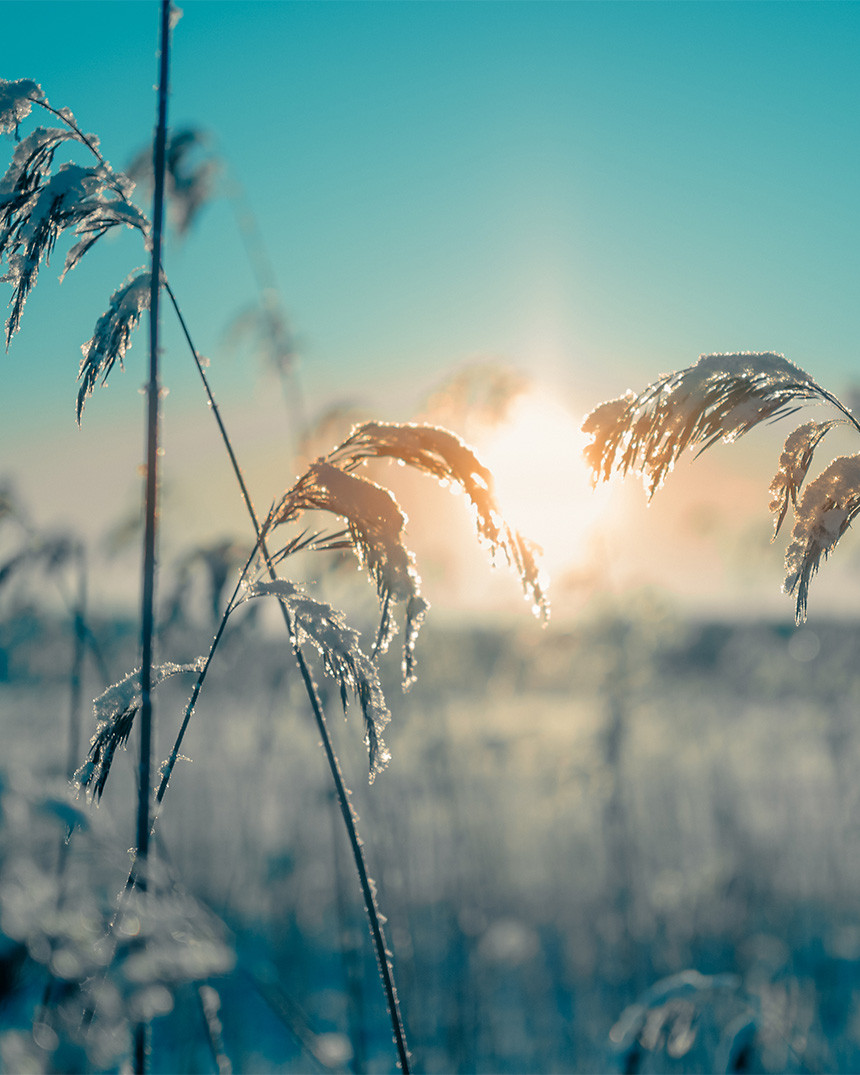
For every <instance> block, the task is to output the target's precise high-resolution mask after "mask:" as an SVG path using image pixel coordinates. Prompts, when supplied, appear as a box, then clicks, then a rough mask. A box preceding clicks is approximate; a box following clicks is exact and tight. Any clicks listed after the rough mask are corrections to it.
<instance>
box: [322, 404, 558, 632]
mask: <svg viewBox="0 0 860 1075" xmlns="http://www.w3.org/2000/svg"><path fill="white" fill-rule="evenodd" d="M328 458H329V459H330V460H331V461H332V462H335V463H338V464H339V465H341V466H344V467H345V468H346V469H352V468H354V467H355V466H357V465H358V464H359V463H360V462H362V461H363V460H365V459H379V458H389V459H397V460H400V461H401V462H402V463H405V464H406V465H407V466H410V467H415V468H416V469H417V470H421V471H424V472H425V473H426V474H431V475H433V477H435V478H437V479H438V480H439V481H448V482H452V483H454V484H456V485H459V486H460V487H461V488H462V489H463V491H464V492H465V493H466V495H467V496H468V498H469V500H470V501H471V503H472V506H473V508H474V509H475V517H476V523H477V529H478V534H479V536H480V537H481V538H483V539H484V540H485V541H487V542H488V543H489V545H490V547H491V549H492V550H493V551H494V552H495V551H496V550H501V551H502V552H503V554H504V556H505V558H506V559H507V561H508V563H509V564H510V565H511V566H512V567H513V568H514V569H515V570H516V571H517V573H518V574H519V576H520V580H521V582H522V585H523V589H524V591H525V593H526V595H527V596H529V595H531V597H532V598H533V607H534V608H535V611H536V613H537V614H538V615H539V616H540V617H541V618H542V619H544V620H545V619H546V618H547V617H548V615H549V600H548V598H547V595H546V593H545V592H544V590H543V587H542V586H541V583H540V577H539V575H540V572H539V569H538V565H537V555H538V552H539V550H538V548H537V546H535V545H534V544H533V543H532V542H530V541H528V540H527V539H526V538H524V537H523V536H522V534H520V533H519V532H518V531H516V530H512V529H511V528H510V527H509V526H508V525H507V523H506V522H505V521H504V519H503V518H502V516H501V512H500V510H499V506H498V504H497V502H496V498H495V494H494V492H493V477H492V474H491V473H490V471H489V470H488V469H487V468H486V467H485V466H484V465H483V464H482V463H481V462H480V460H479V459H478V458H477V456H476V455H475V453H474V452H473V451H472V450H471V448H469V447H468V445H466V444H464V442H463V441H462V440H461V439H460V438H459V437H458V436H456V435H455V434H454V433H451V432H450V431H449V430H447V429H442V428H440V427H439V426H430V425H414V424H411V423H393V422H366V423H365V424H364V425H361V426H359V427H358V428H357V429H354V430H353V432H352V434H351V435H350V436H349V437H348V438H347V440H345V441H344V442H343V444H341V445H340V446H339V447H338V448H335V450H334V451H333V452H331V453H330V454H329V456H328Z"/></svg>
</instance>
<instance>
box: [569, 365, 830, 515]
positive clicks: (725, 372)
mask: <svg viewBox="0 0 860 1075" xmlns="http://www.w3.org/2000/svg"><path fill="white" fill-rule="evenodd" d="M816 397H819V398H823V393H822V390H821V389H820V388H819V386H818V385H817V384H816V383H815V381H813V379H812V378H811V377H810V376H809V374H808V373H805V372H804V371H803V370H802V369H800V367H799V366H795V365H794V363H792V362H789V361H788V360H787V359H786V358H784V357H783V356H782V355H777V354H773V353H772V352H764V353H755V352H751V351H750V352H747V351H743V352H740V353H735V354H713V355H702V356H701V358H700V359H699V361H698V362H697V363H696V364H695V365H694V366H689V367H688V368H687V369H683V370H679V371H678V372H677V373H670V374H668V375H666V376H663V377H661V378H660V379H659V380H657V381H655V382H654V383H653V384H650V385H649V386H648V387H647V388H646V389H645V390H644V391H643V392H641V393H640V394H639V395H634V394H633V393H632V392H628V393H627V394H626V395H624V396H621V397H620V398H618V399H613V400H609V401H608V402H607V403H602V404H601V405H600V406H599V407H596V408H595V409H594V410H593V411H592V412H591V414H589V415H588V417H587V418H586V419H585V421H584V422H583V425H582V429H583V432H585V433H590V434H591V435H592V438H593V439H592V443H591V444H590V445H588V446H587V447H586V449H585V457H586V460H587V461H588V463H589V465H590V466H591V468H592V470H593V471H594V474H595V478H596V479H601V478H602V479H607V478H609V476H610V475H611V474H612V471H613V470H616V471H618V472H619V473H621V474H626V473H627V472H628V471H630V470H632V471H636V472H638V473H641V474H642V477H643V480H645V484H646V489H647V491H648V495H649V497H651V496H653V495H654V493H655V492H656V491H657V489H659V488H660V486H661V485H662V484H663V481H664V480H665V477H666V475H667V474H668V473H669V472H670V471H671V469H672V467H673V466H674V465H675V462H676V460H677V459H678V457H679V456H680V455H681V453H682V452H683V451H684V449H685V448H688V447H693V446H695V445H701V446H702V447H701V450H702V451H704V449H705V448H709V447H710V446H711V445H712V444H715V443H716V442H717V441H719V440H723V441H726V442H729V441H733V440H737V439H738V437H740V436H742V435H743V434H744V433H748V432H749V430H751V429H752V428H753V427H754V426H756V425H758V424H759V423H760V422H763V421H765V420H766V419H776V418H781V417H783V416H785V415H787V414H789V413H791V411H792V410H793V409H794V408H793V407H792V404H793V403H795V402H797V401H802V400H808V399H814V398H816Z"/></svg>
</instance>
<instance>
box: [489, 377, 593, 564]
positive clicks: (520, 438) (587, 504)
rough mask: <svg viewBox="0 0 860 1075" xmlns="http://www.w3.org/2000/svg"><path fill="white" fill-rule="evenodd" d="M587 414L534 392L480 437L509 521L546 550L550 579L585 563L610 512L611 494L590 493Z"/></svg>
mask: <svg viewBox="0 0 860 1075" xmlns="http://www.w3.org/2000/svg"><path fill="white" fill-rule="evenodd" d="M581 422H582V416H581V415H578V414H575V413H574V412H573V411H572V410H571V409H569V408H568V407H567V406H565V404H564V403H563V402H562V401H561V400H559V399H557V398H554V397H553V395H552V394H551V393H550V392H549V390H547V389H541V388H533V389H530V390H529V391H528V392H526V393H523V394H522V395H520V396H518V397H517V398H516V399H515V400H514V402H513V403H512V404H511V407H510V410H509V411H508V414H507V416H506V418H505V419H504V420H503V421H502V422H501V423H500V424H498V425H496V426H495V427H494V428H492V429H488V430H487V431H486V432H485V433H484V434H483V435H480V436H478V437H476V438H475V441H476V448H477V450H478V454H479V456H480V458H481V460H482V461H483V462H484V463H485V464H486V465H487V466H488V467H489V468H490V470H491V471H492V473H493V477H494V479H495V484H496V494H497V499H498V502H499V506H500V507H501V510H502V514H503V515H504V517H505V519H506V520H507V521H508V522H509V523H510V524H511V525H512V526H514V527H516V528H517V529H518V530H520V531H521V532H522V533H523V534H524V535H525V536H526V537H528V538H530V539H531V540H533V541H536V542H537V543H538V544H539V545H540V546H541V547H542V548H543V553H544V555H543V559H542V564H543V568H544V570H545V571H546V572H547V573H548V574H549V575H550V577H551V578H552V577H557V576H559V575H560V574H562V573H563V572H564V571H566V570H569V569H571V568H573V567H575V566H576V565H577V564H581V563H582V562H583V561H585V560H586V559H587V558H588V557H589V554H590V551H591V543H592V539H593V537H594V536H595V535H596V532H597V530H598V528H599V527H600V525H601V523H602V522H603V520H604V518H605V516H606V514H607V511H608V509H609V492H610V490H609V488H608V487H607V486H606V485H601V486H598V487H597V488H596V489H595V488H592V483H591V473H590V471H589V469H588V467H587V466H586V463H585V461H584V459H583V457H582V448H583V446H584V445H585V443H586V442H587V439H588V438H587V437H586V435H585V434H584V433H582V431H581V430H580V424H581Z"/></svg>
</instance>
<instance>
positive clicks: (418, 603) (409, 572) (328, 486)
mask: <svg viewBox="0 0 860 1075" xmlns="http://www.w3.org/2000/svg"><path fill="white" fill-rule="evenodd" d="M333 454H334V453H333ZM330 458H331V457H330ZM306 511H326V512H331V513H332V514H334V515H339V516H340V517H341V518H343V519H344V520H345V522H346V524H347V528H348V533H349V537H350V539H351V543H352V548H353V550H354V552H355V554H356V556H357V557H358V559H359V562H360V563H361V564H362V565H363V566H364V567H365V568H366V570H367V572H368V573H369V575H370V576H371V578H372V579H373V580H374V582H375V583H376V589H377V593H378V595H379V600H380V604H381V607H382V614H381V617H380V624H379V631H378V633H377V640H376V646H375V649H377V650H379V651H381V652H384V651H385V649H386V648H387V647H388V644H389V642H390V641H391V638H392V637H393V635H394V632H395V630H396V624H395V622H394V619H393V616H392V609H393V606H395V605H396V604H398V603H403V604H404V605H405V607H406V628H405V633H406V638H405V643H404V649H403V682H404V684H405V685H408V684H409V683H411V682H412V680H413V679H414V651H415V639H416V637H417V635H418V631H419V629H420V626H421V621H422V620H423V619H424V616H425V614H426V612H427V610H428V608H429V607H430V606H429V605H428V603H427V601H426V600H425V599H424V597H423V596H422V594H421V579H420V578H419V576H418V572H417V571H416V569H415V557H414V556H413V554H412V553H411V552H410V551H409V549H407V547H406V545H405V543H404V540H403V534H404V528H405V526H406V516H405V515H404V514H403V512H402V511H401V509H400V506H399V505H398V503H397V501H396V500H395V499H394V497H393V496H392V495H391V493H390V492H389V491H388V490H387V489H383V488H382V486H381V485H377V484H376V483H375V482H372V481H369V480H368V479H367V478H362V477H360V476H358V475H357V474H350V473H349V472H348V471H346V470H342V469H341V468H340V467H337V466H333V465H332V464H331V463H330V462H327V461H326V460H324V459H320V460H317V462H316V463H312V464H311V465H310V466H309V467H308V469H307V470H306V471H305V473H304V474H303V475H302V477H301V478H299V480H298V481H297V482H296V483H295V485H293V486H292V488H290V489H288V490H287V491H286V493H284V495H283V497H281V499H280V501H278V503H277V504H276V505H275V506H274V508H273V509H272V513H271V515H270V522H269V524H268V525H269V526H273V527H274V526H279V525H281V524H282V523H289V522H294V521H296V520H297V519H298V518H299V517H300V516H301V515H302V514H303V513H304V512H306Z"/></svg>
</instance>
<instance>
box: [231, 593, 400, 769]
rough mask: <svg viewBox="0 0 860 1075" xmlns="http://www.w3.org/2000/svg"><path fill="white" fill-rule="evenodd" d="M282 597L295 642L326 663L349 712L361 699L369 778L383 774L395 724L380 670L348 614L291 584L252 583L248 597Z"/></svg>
mask: <svg viewBox="0 0 860 1075" xmlns="http://www.w3.org/2000/svg"><path fill="white" fill-rule="evenodd" d="M253 597H277V598H278V599H279V600H280V601H282V602H283V603H284V605H286V607H287V609H288V610H289V612H290V623H291V627H292V630H293V632H294V638H293V641H294V642H295V644H296V645H301V644H302V643H303V642H305V641H308V642H310V643H311V645H312V646H313V647H314V648H315V649H316V650H317V652H318V653H319V654H320V656H321V657H322V660H323V667H324V668H325V670H326V672H327V673H328V675H330V676H331V677H332V679H334V680H335V681H336V682H337V684H338V687H339V688H340V700H341V704H342V705H343V709H344V713H345V712H346V708H347V703H348V696H349V693H350V692H351V693H352V694H353V695H354V697H355V698H357V699H358V702H359V705H360V706H361V711H362V714H363V716H364V728H365V738H364V741H365V744H366V746H367V751H368V756H369V759H370V779H371V782H372V781H373V779H374V777H375V776H376V774H377V773H380V772H382V770H383V769H384V768H385V766H386V765H387V764H388V762H389V760H390V757H391V755H390V754H389V753H388V748H387V747H386V745H385V742H384V741H383V738H382V732H383V730H384V729H385V726H386V725H387V724H388V722H389V721H390V720H391V714H390V713H389V711H388V706H387V705H386V704H385V697H384V696H383V693H382V687H381V685H380V682H379V673H378V672H377V669H376V665H375V664H374V663H373V661H371V659H370V658H369V657H368V656H367V655H366V654H365V653H364V652H363V651H362V649H361V646H360V645H359V635H358V631H356V630H354V629H353V628H352V627H349V626H347V623H346V621H345V619H344V617H343V614H342V613H341V612H339V611H338V610H337V609H335V608H332V606H331V605H329V604H326V602H325V601H318V600H316V598H313V597H311V596H310V595H309V594H308V593H306V592H305V591H304V590H302V588H301V587H299V586H297V585H295V583H292V582H289V581H287V580H286V579H277V580H276V581H273V582H254V583H252V584H250V585H249V586H248V587H247V589H246V591H245V595H244V597H243V600H248V599H250V598H253Z"/></svg>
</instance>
